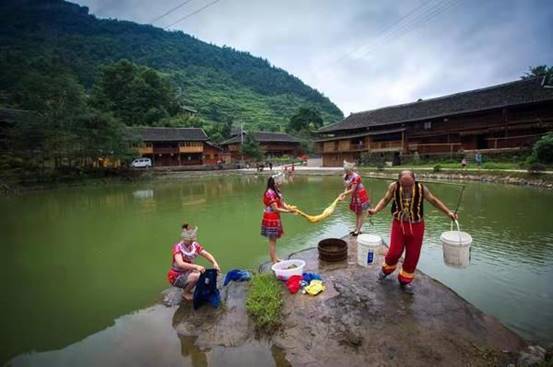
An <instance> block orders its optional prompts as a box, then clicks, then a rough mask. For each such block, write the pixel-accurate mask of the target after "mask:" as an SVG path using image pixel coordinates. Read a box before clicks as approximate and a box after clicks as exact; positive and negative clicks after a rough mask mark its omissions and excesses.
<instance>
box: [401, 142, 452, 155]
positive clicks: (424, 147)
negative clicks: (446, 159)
mask: <svg viewBox="0 0 553 367" xmlns="http://www.w3.org/2000/svg"><path fill="white" fill-rule="evenodd" d="M408 147H409V151H411V152H414V151H417V152H419V153H455V152H457V151H459V150H460V149H461V148H462V144H461V143H426V144H418V143H411V144H409V146H408Z"/></svg>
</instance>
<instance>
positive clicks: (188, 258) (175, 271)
mask: <svg viewBox="0 0 553 367" xmlns="http://www.w3.org/2000/svg"><path fill="white" fill-rule="evenodd" d="M203 250H204V248H203V246H202V245H200V244H199V243H198V242H195V241H194V242H192V245H191V246H190V247H189V248H187V247H186V246H185V245H184V244H181V243H180V242H177V243H175V245H174V246H173V248H172V249H171V259H172V260H171V269H169V271H168V272H167V280H168V281H169V283H171V284H173V283H174V282H175V280H176V279H177V278H178V277H179V276H180V275H182V274H184V273H186V272H187V270H181V269H179V268H178V266H177V264H176V262H175V255H176V254H178V253H181V254H182V259H183V261H184V262H185V263H188V264H194V259H196V257H198V256H199V255H200V254H201V252H202V251H203Z"/></svg>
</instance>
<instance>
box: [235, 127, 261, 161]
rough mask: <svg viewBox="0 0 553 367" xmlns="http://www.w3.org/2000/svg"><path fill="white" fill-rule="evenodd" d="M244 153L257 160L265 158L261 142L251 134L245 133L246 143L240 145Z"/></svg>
mask: <svg viewBox="0 0 553 367" xmlns="http://www.w3.org/2000/svg"><path fill="white" fill-rule="evenodd" d="M240 152H241V153H242V155H244V156H246V157H249V158H253V159H255V160H258V161H259V160H261V159H263V151H262V150H261V146H260V145H259V143H258V142H257V141H256V140H255V139H254V138H253V136H251V135H250V134H246V135H245V139H244V144H242V145H241V146H240Z"/></svg>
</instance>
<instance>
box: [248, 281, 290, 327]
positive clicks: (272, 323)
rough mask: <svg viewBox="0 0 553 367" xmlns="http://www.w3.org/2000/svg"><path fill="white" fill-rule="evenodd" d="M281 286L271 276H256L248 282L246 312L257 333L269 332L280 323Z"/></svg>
mask: <svg viewBox="0 0 553 367" xmlns="http://www.w3.org/2000/svg"><path fill="white" fill-rule="evenodd" d="M282 303H283V301H282V286H281V284H280V282H279V281H278V280H277V279H276V278H275V277H274V275H273V274H270V273H266V274H256V275H254V276H253V278H252V280H251V282H250V288H249V290H248V296H247V298H246V311H247V312H248V314H249V315H250V317H251V318H252V319H253V320H254V322H255V327H256V329H257V330H258V331H263V332H267V333H269V332H271V331H274V330H275V329H277V328H278V327H279V326H280V323H281V310H282Z"/></svg>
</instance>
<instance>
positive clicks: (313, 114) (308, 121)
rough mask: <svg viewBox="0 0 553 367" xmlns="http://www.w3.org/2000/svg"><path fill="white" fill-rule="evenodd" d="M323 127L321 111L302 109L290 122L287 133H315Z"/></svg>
mask: <svg viewBox="0 0 553 367" xmlns="http://www.w3.org/2000/svg"><path fill="white" fill-rule="evenodd" d="M322 126H323V119H322V118H321V114H320V113H319V111H317V110H315V109H312V108H307V107H300V109H299V110H298V112H297V113H296V114H295V115H293V116H292V117H290V122H289V123H288V127H287V131H288V132H300V131H308V132H310V133H311V132H314V131H315V130H317V129H319V128H321V127H322Z"/></svg>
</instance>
